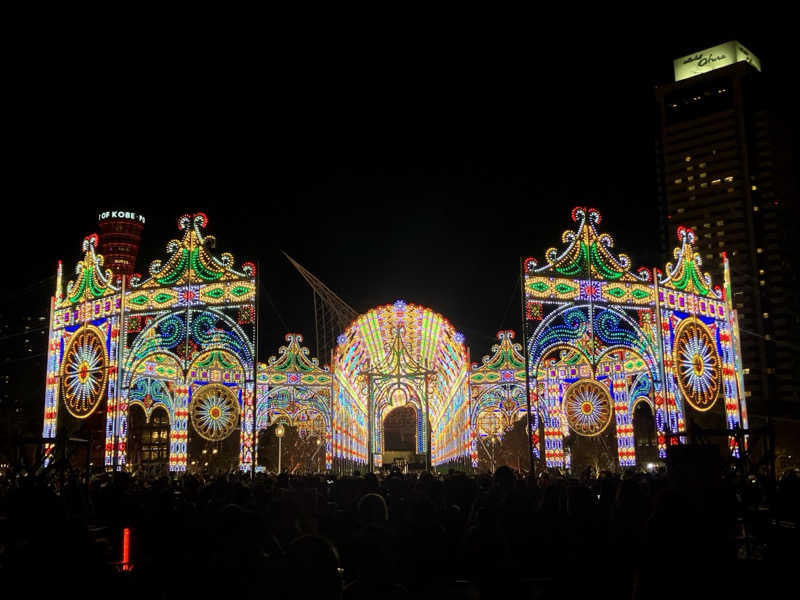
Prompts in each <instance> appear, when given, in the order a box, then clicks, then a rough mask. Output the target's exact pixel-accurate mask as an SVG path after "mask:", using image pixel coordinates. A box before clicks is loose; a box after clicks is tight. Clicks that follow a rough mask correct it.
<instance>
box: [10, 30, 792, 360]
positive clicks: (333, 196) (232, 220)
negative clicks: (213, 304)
mask: <svg viewBox="0 0 800 600" xmlns="http://www.w3.org/2000/svg"><path fill="white" fill-rule="evenodd" d="M541 27H542V24H539V25H537V27H536V29H534V30H529V31H528V32H527V33H523V32H521V31H514V32H509V33H508V35H504V34H503V32H501V31H494V32H493V35H492V37H491V39H490V38H489V37H488V36H486V35H484V34H483V33H482V32H481V31H479V30H476V29H474V26H473V28H471V29H470V30H469V31H462V32H460V33H459V34H458V35H457V39H453V40H451V41H450V40H448V41H445V40H444V38H442V40H441V41H439V42H437V43H436V44H435V45H431V46H428V45H426V44H423V43H422V42H420V41H419V40H417V39H415V38H414V37H413V36H411V34H410V33H409V34H408V36H404V37H401V38H397V39H395V38H392V39H391V40H379V39H377V38H380V36H377V35H376V38H375V39H373V40H370V43H367V44H362V43H357V42H355V41H342V40H339V42H341V43H337V44H331V45H326V46H325V47H323V48H318V47H313V46H312V45H311V44H310V42H309V44H305V43H300V41H298V42H297V43H296V44H295V45H294V46H292V47H291V48H287V47H284V48H282V50H281V51H280V52H275V53H273V52H269V53H266V56H265V57H264V60H263V61H258V60H255V59H254V58H253V57H250V58H249V59H248V60H247V61H246V65H245V62H241V61H238V60H232V57H231V56H228V55H227V54H226V58H225V60H222V59H221V58H220V57H214V56H212V55H211V54H206V53H203V56H202V57H191V56H190V55H188V54H185V55H184V58H185V60H177V59H174V60H164V61H161V62H158V61H156V62H158V65H157V68H153V69H152V70H151V69H150V68H149V67H150V66H151V62H149V61H143V60H142V59H141V57H139V56H137V55H136V53H135V52H131V53H130V55H128V56H126V57H125V58H124V59H122V60H120V61H119V62H114V68H105V67H108V64H107V63H106V60H107V59H97V60H96V61H95V60H94V59H93V60H91V61H88V62H86V63H83V64H82V66H80V67H77V66H75V64H73V63H70V64H68V63H67V62H66V60H67V59H65V58H63V57H59V56H54V57H52V60H50V61H48V63H47V64H46V65H45V66H44V68H43V70H42V72H41V73H39V74H38V75H37V81H39V82H40V83H41V81H42V78H43V79H44V80H45V81H48V82H49V83H47V84H42V85H44V87H46V88H47V93H46V94H42V93H40V92H41V89H40V88H39V87H38V86H37V87H36V88H35V90H31V91H26V90H22V91H20V92H19V94H20V102H21V103H22V104H28V108H29V109H30V111H31V112H32V113H35V115H36V118H32V119H30V120H29V121H28V122H29V132H28V133H27V134H26V135H25V136H23V137H22V139H21V141H20V144H19V151H18V152H17V153H16V155H15V157H14V158H13V159H12V161H11V165H10V167H11V172H12V173H14V175H13V176H14V177H15V178H17V179H18V181H19V183H20V185H19V186H14V187H15V188H16V189H15V191H14V192H13V193H12V194H10V196H11V198H9V200H10V204H13V205H18V206H20V207H22V208H21V209H22V211H23V212H24V214H25V216H26V217H27V219H26V220H25V221H22V222H18V221H14V222H12V221H11V220H6V223H5V229H6V232H9V230H10V233H11V239H12V242H14V243H15V248H14V249H13V250H12V253H13V255H14V256H16V257H24V259H23V260H20V261H18V262H16V263H15V264H14V265H12V274H13V275H16V276H17V277H18V282H19V285H20V286H21V287H22V288H23V291H21V292H20V293H19V294H17V296H16V297H17V299H21V298H25V303H26V310H28V308H27V307H30V310H32V311H36V310H39V308H38V307H46V306H47V303H48V296H49V294H51V293H52V285H53V280H46V278H47V277H50V276H52V275H54V274H55V266H56V261H57V260H58V259H62V260H63V261H64V264H65V272H66V273H67V274H69V273H70V272H71V270H72V269H73V268H74V264H75V262H76V261H77V260H78V259H79V258H80V245H81V240H82V238H83V236H85V235H87V234H89V233H91V232H93V231H95V230H96V221H97V214H98V213H99V212H100V211H101V210H110V209H124V210H133V211H137V212H141V213H143V214H144V215H145V216H146V217H147V225H146V228H145V232H144V239H143V243H142V248H141V251H140V256H139V262H138V265H137V267H138V268H137V270H138V271H140V272H142V273H146V272H147V266H148V265H149V263H150V261H151V260H153V259H155V258H161V257H164V256H165V246H166V244H167V242H168V241H169V240H170V239H172V238H173V237H179V233H178V231H177V229H176V220H177V218H178V217H179V216H180V215H181V214H184V213H187V212H195V211H203V212H206V213H207V214H208V216H209V220H210V222H209V226H208V228H207V229H206V233H207V234H211V235H214V236H216V238H217V250H219V251H229V252H231V253H233V254H234V256H235V257H236V260H237V264H241V262H243V261H247V260H250V261H253V262H255V261H257V260H260V263H261V273H262V280H263V287H264V289H265V290H266V291H267V292H268V294H269V297H268V298H267V297H266V296H264V297H263V298H262V302H261V314H260V318H261V321H260V332H261V353H260V354H261V356H260V359H261V360H265V359H266V358H267V357H268V356H269V355H270V354H274V353H275V352H276V350H277V348H278V346H279V345H280V344H281V342H282V340H283V335H284V333H285V332H286V330H287V329H288V330H290V331H298V332H301V333H303V334H304V335H305V336H306V340H307V341H308V342H310V343H311V346H312V350H314V349H313V339H314V325H313V308H312V294H311V290H310V288H309V287H308V286H307V284H306V283H305V282H304V281H303V280H302V278H301V277H300V275H299V274H298V273H296V272H295V271H294V270H293V268H292V267H291V266H290V265H289V264H288V262H287V261H286V259H285V258H284V257H283V255H282V254H281V250H283V251H285V252H287V253H288V254H290V255H291V256H292V257H294V258H295V259H296V260H297V261H298V262H300V263H301V264H303V265H304V266H305V267H306V268H308V269H309V270H310V271H311V272H313V273H314V274H316V275H317V277H319V278H320V279H321V280H322V281H324V282H325V283H326V284H327V285H328V286H329V287H330V288H331V289H332V290H333V291H334V292H336V293H337V294H338V295H340V296H341V297H342V298H343V299H344V300H345V301H347V302H348V303H349V304H350V305H351V306H353V307H354V308H355V309H356V310H358V311H359V312H362V311H366V310H368V309H369V308H371V307H373V306H375V305H378V304H383V303H387V302H393V301H394V300H396V299H398V298H403V299H404V300H406V301H408V302H414V303H419V304H423V305H426V306H429V307H431V308H432V309H434V310H436V311H437V312H440V313H441V314H443V315H444V316H445V317H446V318H448V319H449V320H450V321H451V322H452V323H453V325H454V326H455V328H456V329H457V330H459V331H462V332H463V333H464V334H465V335H466V339H467V344H468V346H470V348H471V353H472V360H476V361H479V360H480V357H481V356H482V355H484V354H486V353H488V352H489V348H490V346H491V344H492V341H493V340H494V339H495V333H496V332H497V330H498V329H502V328H512V329H515V330H517V331H519V327H520V296H519V280H518V276H519V271H518V269H519V259H520V257H523V256H535V257H538V258H540V259H541V258H542V257H543V256H544V252H545V250H546V249H547V248H549V247H551V246H560V236H561V232H562V231H563V230H564V229H566V228H569V227H571V226H572V225H573V223H572V222H571V220H570V210H571V208H572V207H573V206H576V205H588V206H594V207H596V208H598V209H600V211H601V212H602V214H603V217H604V223H603V229H604V230H606V231H608V232H609V233H611V234H612V235H613V236H614V237H615V239H616V241H617V245H616V249H617V250H621V251H624V252H626V253H627V254H629V255H630V256H631V258H632V259H633V262H634V265H635V266H639V265H643V266H656V265H657V266H663V262H664V260H665V258H666V257H664V256H662V255H661V252H660V248H659V230H658V219H657V206H656V182H655V173H656V157H655V137H656V110H655V97H654V93H653V87H654V86H655V85H656V84H658V83H667V82H670V81H671V80H672V59H673V58H675V57H678V56H681V55H683V54H688V53H689V52H691V51H694V50H700V49H703V48H706V47H708V46H711V45H714V44H717V43H722V42H725V41H728V40H731V39H738V40H739V41H741V42H742V43H743V44H744V45H745V46H747V47H748V48H749V49H750V50H751V51H753V52H754V53H755V54H756V55H758V56H759V57H760V59H761V62H762V65H763V67H764V73H765V75H767V74H769V75H770V77H772V79H773V80H774V81H776V82H778V81H779V79H778V78H779V77H781V76H784V77H785V76H788V75H789V74H790V73H792V72H793V71H792V69H791V62H790V57H787V56H786V55H785V54H784V50H785V48H784V46H785V45H787V44H788V42H787V41H784V40H785V39H790V38H783V37H782V36H780V35H773V33H774V32H772V31H770V30H768V29H759V30H758V31H751V30H747V29H746V28H744V27H740V28H738V29H737V28H727V29H725V28H717V29H714V28H713V27H712V28H708V27H705V28H703V29H702V30H701V29H700V28H697V29H696V30H692V31H689V30H685V29H684V30H681V32H680V34H679V35H675V34H674V33H667V32H656V31H649V30H647V31H644V30H642V31H640V33H636V34H631V33H630V32H626V33H620V32H612V31H608V30H597V31H596V32H595V33H594V34H592V33H587V32H583V33H581V34H579V35H578V34H575V35H572V36H567V37H559V38H551V39H547V38H543V37H541V36H540V35H539V34H538V33H537V31H538V29H539V28H541ZM184 50H185V51H186V52H188V50H186V49H184ZM233 54H235V53H233ZM193 58H198V60H193ZM206 59H207V60H206ZM152 64H155V63H152ZM189 65H191V66H189ZM68 67H69V68H68ZM98 77H100V79H99V80H98ZM779 86H780V84H779V83H776V89H778V87H779ZM775 99H776V103H775V104H776V107H777V108H778V109H779V110H782V109H781V107H784V108H783V110H785V114H786V115H787V119H788V121H787V122H788V123H789V126H790V127H793V128H794V127H796V117H795V116H794V115H793V114H792V113H793V111H791V110H790V107H791V101H790V100H789V99H787V98H785V97H784V96H783V95H782V94H780V93H778V92H775ZM47 207H49V208H47ZM17 223H19V225H18V224H17ZM43 280H44V282H43ZM42 282H43V283H42ZM42 310H43V308H42Z"/></svg>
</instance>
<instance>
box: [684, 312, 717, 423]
mask: <svg viewBox="0 0 800 600" xmlns="http://www.w3.org/2000/svg"><path fill="white" fill-rule="evenodd" d="M675 363H676V364H677V365H678V385H679V387H680V389H681V392H682V393H683V397H684V398H686V400H687V401H688V402H689V403H690V404H691V405H692V406H693V407H694V408H696V409H697V410H702V411H705V410H709V409H710V408H711V407H712V406H714V403H715V402H716V400H717V396H719V375H720V369H719V355H718V354H717V351H716V350H715V349H714V340H713V339H712V337H711V334H710V333H709V331H708V329H706V328H705V327H704V326H703V325H702V324H701V323H700V322H698V321H693V320H692V321H688V320H687V321H685V322H684V323H683V324H682V326H681V327H679V331H678V334H677V335H676V343H675Z"/></svg>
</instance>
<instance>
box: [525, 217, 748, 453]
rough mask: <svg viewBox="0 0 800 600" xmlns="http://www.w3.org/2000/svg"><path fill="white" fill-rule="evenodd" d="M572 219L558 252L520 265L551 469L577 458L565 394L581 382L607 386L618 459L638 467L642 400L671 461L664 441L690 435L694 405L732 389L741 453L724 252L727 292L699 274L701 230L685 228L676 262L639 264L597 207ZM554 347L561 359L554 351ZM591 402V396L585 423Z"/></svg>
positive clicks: (729, 401) (729, 406) (710, 404)
mask: <svg viewBox="0 0 800 600" xmlns="http://www.w3.org/2000/svg"><path fill="white" fill-rule="evenodd" d="M572 220H573V221H574V222H575V223H576V225H577V227H576V229H574V230H567V231H565V232H564V234H563V235H562V242H563V244H564V247H563V248H562V249H560V250H559V249H557V248H550V249H548V250H547V251H546V252H545V261H544V262H543V264H539V262H538V261H537V260H536V259H534V258H528V259H526V260H525V261H524V262H523V271H524V278H525V282H524V288H525V321H526V332H527V334H528V336H527V337H528V347H527V348H526V352H527V354H528V356H527V358H528V368H529V376H530V377H529V378H530V385H531V389H532V391H535V392H536V395H537V400H538V401H539V402H541V403H543V404H544V407H545V409H544V410H543V411H542V414H543V416H544V420H545V423H544V437H545V458H546V465H547V466H548V467H564V466H569V456H568V455H567V454H566V453H565V452H564V448H563V440H564V436H565V435H566V433H567V432H566V431H565V427H564V425H565V422H566V421H565V418H564V416H565V413H566V412H568V411H570V410H571V411H572V421H573V423H572V426H571V429H572V430H573V431H575V429H576V426H575V425H576V424H578V423H579V422H580V421H581V419H583V417H581V416H580V412H579V411H580V410H581V407H582V406H584V405H583V404H575V402H576V401H575V398H569V397H567V396H566V395H565V394H567V392H568V391H569V390H570V389H574V388H570V387H569V386H571V385H572V384H574V382H576V381H577V380H579V379H585V380H587V381H599V382H602V384H603V385H607V388H608V391H609V393H610V396H611V400H612V402H613V406H612V407H611V409H612V410H613V414H614V416H615V418H614V419H613V420H612V421H611V422H613V423H614V424H615V426H616V436H617V442H618V457H619V466H622V467H626V466H634V465H635V464H636V456H635V443H634V429H633V423H632V418H633V408H634V404H635V403H636V402H638V401H639V400H640V399H642V398H645V399H646V400H647V401H648V403H649V404H650V405H651V406H652V408H653V414H654V421H655V428H656V438H657V443H658V454H659V457H660V458H665V457H666V450H667V445H668V443H669V444H678V443H681V442H683V441H685V436H684V435H683V434H684V432H685V431H686V419H687V418H691V415H692V412H694V413H695V414H697V413H700V412H706V411H709V412H710V411H711V410H712V409H713V408H714V407H715V404H716V400H717V398H718V397H720V396H722V397H724V400H725V402H724V404H725V406H724V409H723V410H724V419H725V422H726V425H727V428H728V429H729V430H731V434H730V437H729V443H730V449H731V452H732V454H734V455H737V454H738V452H739V449H738V443H739V442H738V441H737V439H736V437H735V436H734V434H733V432H734V430H735V429H736V428H737V427H739V426H742V427H746V426H747V412H746V406H745V402H744V395H743V392H742V389H741V388H742V386H741V353H740V351H739V349H738V347H737V339H738V337H739V336H738V330H737V325H736V313H735V311H734V310H733V306H732V297H731V292H730V279H729V272H730V271H729V266H728V262H727V258H726V257H725V256H724V254H723V272H724V274H725V289H724V291H723V289H721V288H719V287H715V286H713V285H712V283H711V277H710V276H709V275H708V274H707V273H703V271H702V260H701V258H700V255H699V254H698V253H697V251H696V250H695V248H694V243H695V240H696V236H695V233H694V232H693V231H692V230H691V229H688V228H686V227H679V228H678V231H677V233H678V240H679V242H680V246H679V247H677V248H675V250H674V253H673V256H674V258H675V262H674V264H673V263H667V265H666V268H665V269H664V271H661V270H659V269H646V268H639V269H636V270H634V269H633V267H632V264H633V263H632V261H631V259H630V258H629V257H628V256H627V255H625V254H620V253H616V252H615V251H614V249H613V248H614V240H613V238H612V237H611V236H610V235H608V234H607V233H601V232H600V231H599V230H598V225H600V223H601V221H602V219H601V216H600V213H599V211H597V210H595V209H593V208H584V207H576V208H575V209H574V210H573V211H572ZM555 351H559V356H557V357H555V358H552V353H554V352H555ZM548 355H550V358H548V361H545V363H544V364H543V363H542V359H543V358H545V357H548ZM592 385H594V384H592ZM595 389H596V391H597V392H598V398H599V396H600V391H601V390H600V388H595ZM573 401H575V402H573ZM570 402H573V405H570ZM590 405H591V406H590ZM593 406H594V404H593V403H592V402H587V403H586V404H585V408H586V411H587V413H586V414H587V417H586V419H588V418H589V413H590V412H592V411H591V410H590V408H592V407H593ZM723 410H720V411H717V412H723ZM576 411H578V412H576ZM605 412H606V409H605V408H604V413H605ZM607 416H608V415H605V414H604V419H605V418H606V417H607ZM718 416H719V417H720V418H722V416H723V415H721V414H720V415H718ZM714 418H717V415H714ZM584 420H585V419H584ZM584 426H586V423H584V425H583V426H581V425H577V429H578V430H580V429H581V428H582V427H584ZM598 428H599V425H598Z"/></svg>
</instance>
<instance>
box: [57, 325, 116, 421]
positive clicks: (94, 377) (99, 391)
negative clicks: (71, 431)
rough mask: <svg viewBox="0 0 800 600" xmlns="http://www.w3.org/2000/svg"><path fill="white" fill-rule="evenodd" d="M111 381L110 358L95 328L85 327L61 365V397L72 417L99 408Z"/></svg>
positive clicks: (73, 336)
mask: <svg viewBox="0 0 800 600" xmlns="http://www.w3.org/2000/svg"><path fill="white" fill-rule="evenodd" d="M107 381H108V354H107V353H106V347H105V345H104V344H103V337H102V334H101V333H100V331H99V330H98V329H97V328H96V327H92V326H90V325H86V326H84V327H81V328H80V329H79V330H78V331H76V332H75V333H74V334H73V335H72V337H71V338H70V340H69V343H68V344H67V349H66V352H64V360H63V361H62V363H61V393H62V397H63V398H64V406H65V407H66V409H67V411H68V412H69V414H71V415H72V416H73V417H76V418H78V419H85V418H86V417H88V416H89V415H91V414H92V413H93V412H94V411H95V409H96V408H97V407H98V405H99V404H100V400H102V398H103V395H104V394H105V391H106V383H107Z"/></svg>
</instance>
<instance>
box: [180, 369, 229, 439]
mask: <svg viewBox="0 0 800 600" xmlns="http://www.w3.org/2000/svg"><path fill="white" fill-rule="evenodd" d="M189 416H190V417H191V419H192V425H193V426H194V430H195V431H196V432H197V433H198V434H199V435H200V437H202V438H204V439H206V440H208V441H210V442H219V441H222V440H224V439H225V438H227V437H228V436H229V435H230V434H231V433H232V432H233V430H234V429H235V428H236V425H237V424H238V423H239V401H238V400H237V399H236V394H234V393H233V391H231V389H230V388H229V387H226V386H224V385H220V384H218V383H212V384H209V385H205V386H203V387H202V388H200V389H199V390H198V391H197V393H195V394H194V398H192V403H191V404H190V405H189Z"/></svg>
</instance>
